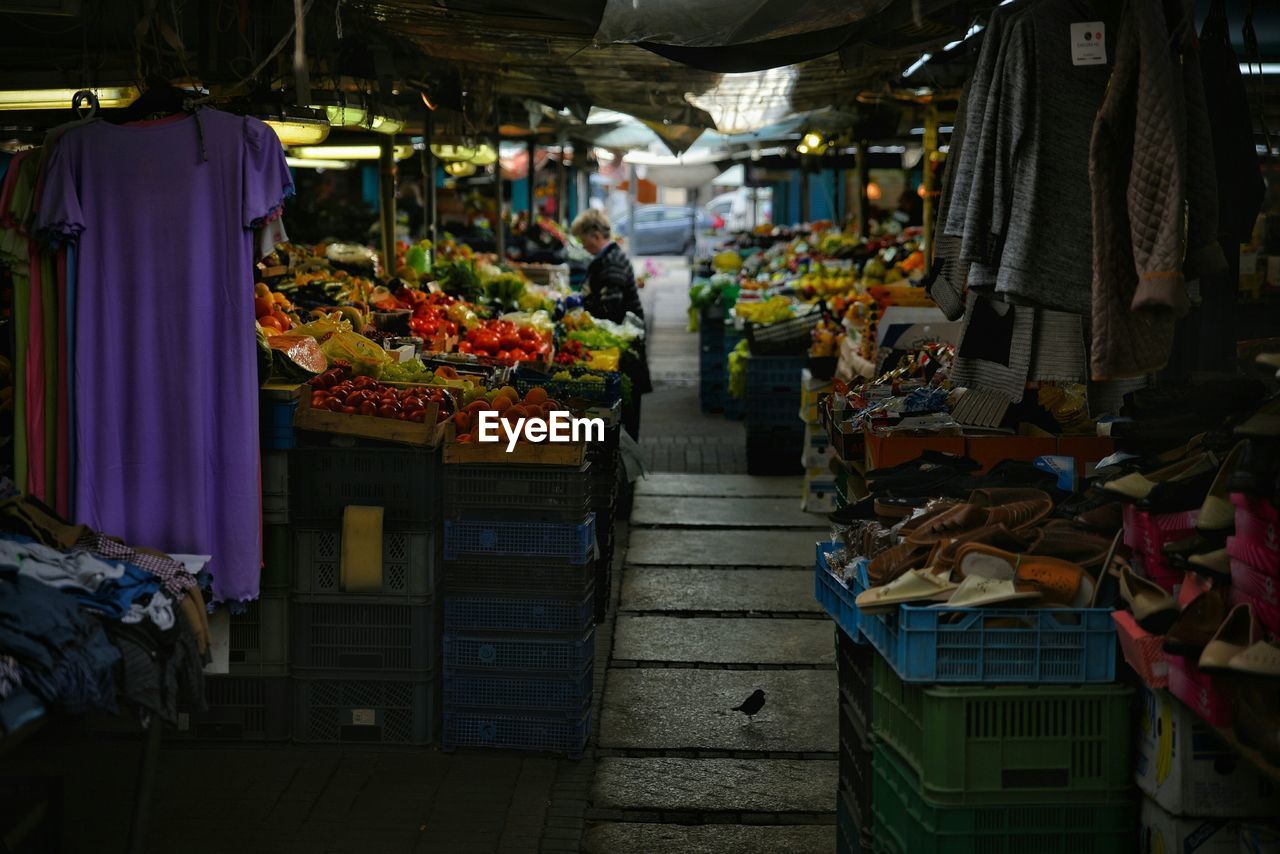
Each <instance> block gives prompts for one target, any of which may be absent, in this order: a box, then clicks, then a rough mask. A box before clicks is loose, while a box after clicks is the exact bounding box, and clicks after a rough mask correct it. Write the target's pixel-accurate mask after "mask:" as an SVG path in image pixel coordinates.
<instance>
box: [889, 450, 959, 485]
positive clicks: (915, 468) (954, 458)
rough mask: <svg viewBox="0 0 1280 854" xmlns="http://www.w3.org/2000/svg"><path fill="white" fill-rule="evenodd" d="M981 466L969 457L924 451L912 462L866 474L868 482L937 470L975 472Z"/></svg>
mask: <svg viewBox="0 0 1280 854" xmlns="http://www.w3.org/2000/svg"><path fill="white" fill-rule="evenodd" d="M981 467H982V466H981V464H980V463H979V462H978V461H977V460H974V459H972V458H970V457H964V456H960V455H959V454H948V453H945V452H943V451H925V452H924V453H922V454H921V455H920V456H918V457H916V458H915V459H913V460H907V461H906V462H903V463H899V464H898V465H896V466H888V467H886V468H878V469H871V470H870V471H868V472H867V474H866V479H867V481H868V482H870V481H874V480H879V479H882V478H883V479H888V478H891V477H893V476H895V475H905V474H908V473H913V472H922V471H932V470H933V469H937V468H947V469H951V470H952V471H957V472H962V471H977V470H978V469H979V468H981Z"/></svg>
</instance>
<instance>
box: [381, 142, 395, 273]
mask: <svg viewBox="0 0 1280 854" xmlns="http://www.w3.org/2000/svg"><path fill="white" fill-rule="evenodd" d="M378 199H379V204H378V224H379V229H380V231H381V232H382V235H381V236H382V247H381V248H382V265H383V269H384V270H386V271H387V272H388V273H390V272H392V271H393V270H394V269H395V263H396V157H395V136H393V135H391V134H386V135H384V136H383V137H382V138H381V139H380V140H378Z"/></svg>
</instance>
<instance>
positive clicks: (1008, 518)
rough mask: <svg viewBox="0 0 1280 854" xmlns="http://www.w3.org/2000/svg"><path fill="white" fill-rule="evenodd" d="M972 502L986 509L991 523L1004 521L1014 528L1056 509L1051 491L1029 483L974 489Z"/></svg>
mask: <svg viewBox="0 0 1280 854" xmlns="http://www.w3.org/2000/svg"><path fill="white" fill-rule="evenodd" d="M969 503H970V504H972V505H974V506H975V507H982V508H985V509H986V510H987V523H988V524H992V525H994V524H1004V525H1006V526H1008V528H1009V530H1011V531H1017V530H1020V529H1022V528H1028V527H1030V526H1032V525H1034V524H1035V523H1037V522H1039V521H1040V520H1041V519H1044V518H1045V517H1047V516H1048V515H1049V514H1050V513H1052V512H1053V499H1052V498H1050V497H1049V494H1048V493H1047V492H1044V491H1043V490H1039V489H1033V488H1030V487H1013V486H1004V487H989V488H985V489H975V490H974V491H973V492H971V493H969Z"/></svg>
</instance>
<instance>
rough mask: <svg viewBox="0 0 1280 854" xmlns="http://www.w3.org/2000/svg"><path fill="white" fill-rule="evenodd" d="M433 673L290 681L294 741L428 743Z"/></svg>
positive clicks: (332, 675) (315, 676)
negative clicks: (291, 685) (291, 684)
mask: <svg viewBox="0 0 1280 854" xmlns="http://www.w3.org/2000/svg"><path fill="white" fill-rule="evenodd" d="M437 697H438V693H437V687H436V679H435V674H434V673H420V674H395V675H391V674H368V673H345V672H341V671H338V672H329V673H307V674H297V675H295V677H294V689H293V703H294V705H293V711H294V719H293V740H294V741H298V742H304V743H309V744H430V743H431V742H432V741H434V740H435V733H436V718H437V716H438V714H439V713H438V711H437Z"/></svg>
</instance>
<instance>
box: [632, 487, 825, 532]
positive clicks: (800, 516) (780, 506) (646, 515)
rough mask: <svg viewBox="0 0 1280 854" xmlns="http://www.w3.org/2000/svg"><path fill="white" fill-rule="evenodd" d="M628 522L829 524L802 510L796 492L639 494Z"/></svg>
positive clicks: (719, 525)
mask: <svg viewBox="0 0 1280 854" xmlns="http://www.w3.org/2000/svg"><path fill="white" fill-rule="evenodd" d="M631 524H632V525H633V526H640V525H657V526H664V527H682V528H815V529H829V528H830V527H831V525H830V523H829V522H827V520H826V517H824V516H819V515H817V514H815V513H806V512H805V511H803V510H801V509H800V497H799V495H798V494H797V495H795V496H791V497H788V498H738V497H734V498H708V497H703V496H685V495H642V496H639V497H638V498H636V501H635V506H634V508H633V509H632V511H631Z"/></svg>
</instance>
